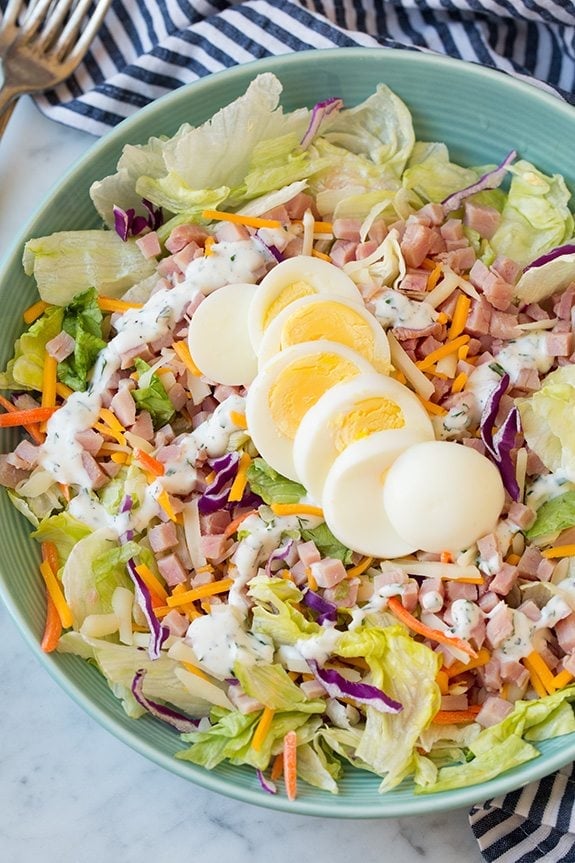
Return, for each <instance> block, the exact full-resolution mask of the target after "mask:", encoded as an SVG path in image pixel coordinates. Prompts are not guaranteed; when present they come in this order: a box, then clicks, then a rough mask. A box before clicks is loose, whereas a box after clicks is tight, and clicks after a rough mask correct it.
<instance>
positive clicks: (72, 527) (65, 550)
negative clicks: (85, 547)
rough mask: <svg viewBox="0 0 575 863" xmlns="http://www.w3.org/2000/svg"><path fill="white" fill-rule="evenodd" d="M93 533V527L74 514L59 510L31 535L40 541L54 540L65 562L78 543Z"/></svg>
mask: <svg viewBox="0 0 575 863" xmlns="http://www.w3.org/2000/svg"><path fill="white" fill-rule="evenodd" d="M91 533H92V530H91V528H89V527H87V526H86V525H85V524H83V523H82V522H81V521H78V519H76V518H74V516H72V515H69V513H67V512H59V513H58V514H57V515H51V516H49V517H48V518H45V519H43V520H42V521H41V522H40V524H39V526H38V528H37V530H35V531H34V532H33V533H32V534H31V536H32V538H33V539H35V540H37V541H38V542H53V543H54V545H55V546H56V549H57V551H58V555H59V557H60V561H61V562H62V563H63V562H64V561H65V560H67V558H68V556H69V555H70V552H71V551H72V549H73V548H74V547H75V546H76V544H77V543H79V542H80V540H82V539H85V538H86V537H87V536H89V535H90V534H91Z"/></svg>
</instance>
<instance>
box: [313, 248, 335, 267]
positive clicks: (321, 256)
mask: <svg viewBox="0 0 575 863" xmlns="http://www.w3.org/2000/svg"><path fill="white" fill-rule="evenodd" d="M311 255H312V258H319V259H320V261H327V262H328V264H331V258H330V256H329V255H326V254H324V253H323V252H318V250H317V249H312V250H311Z"/></svg>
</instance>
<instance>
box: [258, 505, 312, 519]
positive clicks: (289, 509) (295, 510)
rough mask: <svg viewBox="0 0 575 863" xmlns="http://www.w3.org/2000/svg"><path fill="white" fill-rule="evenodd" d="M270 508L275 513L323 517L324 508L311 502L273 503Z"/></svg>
mask: <svg viewBox="0 0 575 863" xmlns="http://www.w3.org/2000/svg"><path fill="white" fill-rule="evenodd" d="M270 508H271V510H272V512H273V514H274V515H317V516H318V517H319V518H323V510H322V509H321V508H320V507H319V506H312V504H310V503H272V504H271V507H270Z"/></svg>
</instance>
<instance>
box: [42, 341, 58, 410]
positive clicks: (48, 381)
mask: <svg viewBox="0 0 575 863" xmlns="http://www.w3.org/2000/svg"><path fill="white" fill-rule="evenodd" d="M57 372H58V360H57V359H55V358H54V357H52V356H50V354H49V353H45V354H44V368H43V371H42V402H41V404H42V407H43V408H53V407H55V406H56V375H57Z"/></svg>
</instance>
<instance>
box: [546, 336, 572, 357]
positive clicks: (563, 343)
mask: <svg viewBox="0 0 575 863" xmlns="http://www.w3.org/2000/svg"><path fill="white" fill-rule="evenodd" d="M545 351H546V352H547V353H548V354H549V356H550V357H568V356H571V354H572V352H573V333H557V332H553V333H545Z"/></svg>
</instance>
